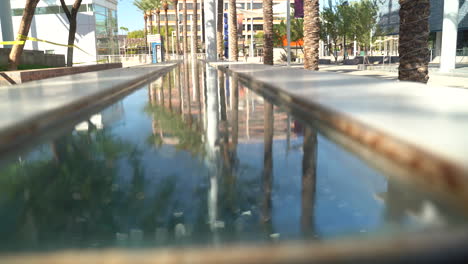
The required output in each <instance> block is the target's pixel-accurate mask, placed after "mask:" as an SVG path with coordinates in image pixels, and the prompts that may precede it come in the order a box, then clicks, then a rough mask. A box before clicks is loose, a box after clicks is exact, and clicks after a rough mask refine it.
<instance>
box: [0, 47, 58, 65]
mask: <svg viewBox="0 0 468 264" xmlns="http://www.w3.org/2000/svg"><path fill="white" fill-rule="evenodd" d="M10 51H11V49H5V48H0V65H8V56H9V55H10ZM20 64H28V65H42V66H49V67H64V66H65V55H62V54H44V51H41V50H24V51H23V53H22V54H21V57H20Z"/></svg>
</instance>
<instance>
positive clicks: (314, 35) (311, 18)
mask: <svg viewBox="0 0 468 264" xmlns="http://www.w3.org/2000/svg"><path fill="white" fill-rule="evenodd" d="M319 12H320V9H319V0H311V1H305V2H304V69H307V70H314V71H318V69H319V67H318V61H319V40H320V15H319Z"/></svg>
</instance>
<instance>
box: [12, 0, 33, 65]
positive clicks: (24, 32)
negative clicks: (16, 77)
mask: <svg viewBox="0 0 468 264" xmlns="http://www.w3.org/2000/svg"><path fill="white" fill-rule="evenodd" d="M37 3H39V0H27V2H26V5H25V7H24V13H23V17H22V18H21V23H20V26H19V30H18V37H17V39H18V40H24V41H25V43H24V44H23V45H18V44H15V45H13V48H12V49H11V51H10V56H9V58H8V69H9V70H17V69H18V65H19V62H20V58H21V54H22V53H23V49H24V45H25V44H26V40H25V39H24V38H23V37H21V36H28V32H29V29H30V28H31V22H32V19H33V17H34V12H35V11H36V6H37Z"/></svg>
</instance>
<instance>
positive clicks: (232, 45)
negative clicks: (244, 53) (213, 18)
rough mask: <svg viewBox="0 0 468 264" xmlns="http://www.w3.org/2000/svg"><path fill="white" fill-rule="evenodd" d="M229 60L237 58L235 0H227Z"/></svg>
mask: <svg viewBox="0 0 468 264" xmlns="http://www.w3.org/2000/svg"><path fill="white" fill-rule="evenodd" d="M228 24H229V25H228V27H229V60H231V61H237V60H238V55H239V52H238V50H237V49H238V48H237V10H236V0H229V22H228Z"/></svg>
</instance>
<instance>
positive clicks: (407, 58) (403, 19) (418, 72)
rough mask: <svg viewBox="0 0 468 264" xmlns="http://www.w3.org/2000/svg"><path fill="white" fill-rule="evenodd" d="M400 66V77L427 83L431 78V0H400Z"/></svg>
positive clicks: (405, 79) (404, 79)
mask: <svg viewBox="0 0 468 264" xmlns="http://www.w3.org/2000/svg"><path fill="white" fill-rule="evenodd" d="M399 3H400V41H399V44H398V52H399V54H400V66H399V68H398V79H400V80H403V81H415V82H422V83H427V81H428V80H429V72H428V64H429V50H428V48H427V47H428V39H429V21H428V18H429V13H430V0H399Z"/></svg>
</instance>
